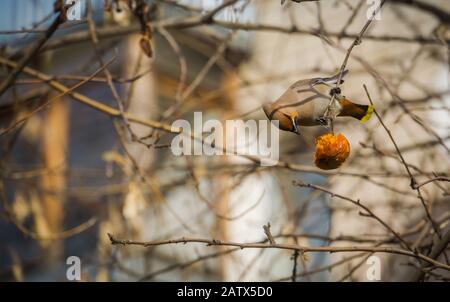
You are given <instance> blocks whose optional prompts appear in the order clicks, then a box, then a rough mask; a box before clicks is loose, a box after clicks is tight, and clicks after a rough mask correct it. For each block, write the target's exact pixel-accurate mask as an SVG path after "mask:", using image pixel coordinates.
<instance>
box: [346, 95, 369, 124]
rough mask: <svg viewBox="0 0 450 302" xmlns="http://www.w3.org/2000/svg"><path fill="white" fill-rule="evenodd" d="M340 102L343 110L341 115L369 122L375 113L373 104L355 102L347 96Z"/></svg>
mask: <svg viewBox="0 0 450 302" xmlns="http://www.w3.org/2000/svg"><path fill="white" fill-rule="evenodd" d="M340 104H341V106H342V110H341V113H339V116H351V117H354V118H356V119H358V120H360V121H361V122H362V123H364V122H367V121H368V120H369V119H370V117H371V116H372V113H373V106H372V105H360V104H355V103H353V102H351V101H349V100H347V99H345V98H342V99H341V100H340Z"/></svg>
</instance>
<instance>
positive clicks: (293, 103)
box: [263, 71, 373, 134]
mask: <svg viewBox="0 0 450 302" xmlns="http://www.w3.org/2000/svg"><path fill="white" fill-rule="evenodd" d="M346 73H347V71H345V72H344V73H343V76H344V75H345V74H346ZM338 79H339V75H335V76H333V77H329V78H312V79H306V80H300V81H297V82H295V83H294V84H292V85H291V86H290V87H289V88H288V89H287V90H286V91H285V92H284V93H283V95H281V96H280V97H279V98H278V99H277V100H276V101H275V102H273V103H269V104H266V105H264V106H263V110H264V112H265V113H266V115H267V117H268V118H269V119H270V120H276V121H279V128H280V129H281V130H285V131H291V132H294V133H297V134H300V131H299V129H298V126H318V125H323V124H324V123H326V121H325V120H324V116H325V114H326V111H327V108H328V105H329V104H330V100H331V98H332V96H333V94H334V95H335V100H336V101H337V102H336V103H337V107H338V108H337V116H350V117H353V118H356V119H358V120H360V121H361V122H365V121H367V120H368V119H369V118H370V116H371V115H372V112H373V107H372V106H370V105H360V104H356V103H353V102H351V101H349V100H348V99H347V98H346V97H345V96H342V95H341V94H340V91H339V89H337V90H336V89H335V85H336V82H337V81H338Z"/></svg>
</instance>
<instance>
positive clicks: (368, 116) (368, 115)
mask: <svg viewBox="0 0 450 302" xmlns="http://www.w3.org/2000/svg"><path fill="white" fill-rule="evenodd" d="M373 109H374V108H373V106H372V105H369V107H368V108H367V111H366V115H364V116H363V118H362V119H361V123H365V122H367V121H368V120H369V119H370V117H371V116H372V114H373Z"/></svg>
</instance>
